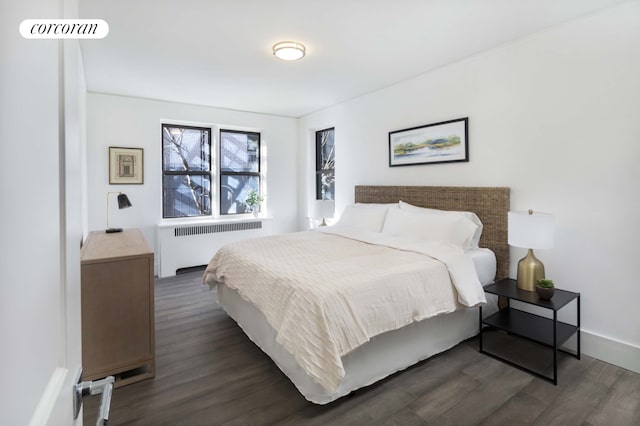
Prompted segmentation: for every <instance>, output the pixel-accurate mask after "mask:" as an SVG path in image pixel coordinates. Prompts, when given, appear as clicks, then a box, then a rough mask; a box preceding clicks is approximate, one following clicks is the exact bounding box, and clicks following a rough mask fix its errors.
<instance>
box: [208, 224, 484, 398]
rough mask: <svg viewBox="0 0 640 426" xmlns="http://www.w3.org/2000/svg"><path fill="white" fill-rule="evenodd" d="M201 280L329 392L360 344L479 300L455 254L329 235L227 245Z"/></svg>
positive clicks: (361, 235)
mask: <svg viewBox="0 0 640 426" xmlns="http://www.w3.org/2000/svg"><path fill="white" fill-rule="evenodd" d="M204 280H205V283H207V284H209V285H211V286H215V285H219V284H224V285H226V286H229V287H230V288H233V289H234V290H236V291H237V292H238V293H239V294H240V295H241V296H242V297H243V298H244V299H245V300H247V301H249V302H250V303H252V304H253V305H254V306H256V307H257V308H258V309H259V310H260V311H261V312H262V313H263V314H264V316H265V318H266V319H267V321H268V322H269V324H270V325H271V327H272V328H273V329H274V330H276V332H277V338H276V340H277V342H278V343H279V344H281V345H282V346H283V347H284V348H285V349H286V350H287V351H289V352H290V353H291V354H292V355H293V356H294V358H295V359H296V361H297V362H298V363H299V364H300V366H301V367H302V368H303V369H304V370H305V371H306V372H307V373H308V374H309V375H310V376H311V377H312V378H313V380H314V381H316V382H317V383H318V384H320V385H321V386H322V387H324V388H325V389H327V391H329V392H334V391H335V390H336V389H337V387H338V386H339V385H340V382H341V381H342V379H343V378H344V368H343V366H342V360H341V357H342V356H344V355H346V354H347V353H349V352H350V351H352V350H353V349H355V348H357V347H358V346H360V345H362V344H364V343H366V342H367V341H369V339H370V338H372V337H374V336H376V335H378V334H381V333H384V332H386V331H389V330H395V329H398V328H401V327H404V326H405V325H408V324H410V323H412V322H415V321H420V320H422V319H425V318H429V317H433V316H435V315H438V314H442V313H448V312H453V311H454V310H456V309H458V308H460V306H461V305H464V306H476V305H478V304H480V303H484V302H485V298H484V291H483V290H482V286H481V284H480V282H479V281H478V278H477V274H476V272H475V268H474V266H473V262H472V260H471V259H470V258H468V257H466V256H465V255H464V253H463V252H462V250H460V249H456V248H452V247H447V246H433V245H427V244H420V243H416V242H410V241H403V240H400V239H397V238H389V237H383V236H382V235H381V234H378V233H365V232H360V231H354V230H344V229H343V230H339V229H335V228H326V229H323V230H322V231H321V232H299V233H293V234H284V235H276V236H271V237H264V238H258V239H252V240H246V241H242V242H238V243H234V244H229V245H227V246H225V247H223V248H222V249H220V250H219V251H218V253H217V254H216V255H215V256H214V257H213V259H212V260H211V262H210V263H209V265H208V267H207V269H206V271H205V274H204Z"/></svg>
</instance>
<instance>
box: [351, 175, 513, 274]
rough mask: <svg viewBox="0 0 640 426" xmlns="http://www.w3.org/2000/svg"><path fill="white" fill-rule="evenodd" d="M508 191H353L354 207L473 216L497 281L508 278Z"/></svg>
mask: <svg viewBox="0 0 640 426" xmlns="http://www.w3.org/2000/svg"><path fill="white" fill-rule="evenodd" d="M509 192H510V189H509V188H496V187H466V186H459V187H458V186H364V185H357V186H356V187H355V202H356V203H395V202H398V201H400V200H402V201H405V202H407V203H410V204H413V205H416V206H420V207H430V208H434V209H441V210H464V211H470V212H474V213H475V214H477V215H478V217H479V218H480V220H481V221H482V224H483V227H484V228H483V231H482V237H481V238H480V247H487V248H489V249H491V250H492V251H493V252H494V253H495V254H496V259H497V263H498V264H497V272H496V280H497V279H500V278H507V277H508V276H509V245H508V243H507V212H508V211H509V207H510V198H509Z"/></svg>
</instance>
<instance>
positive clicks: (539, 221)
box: [508, 210, 554, 291]
mask: <svg viewBox="0 0 640 426" xmlns="http://www.w3.org/2000/svg"><path fill="white" fill-rule="evenodd" d="M508 226H509V245H510V246H514V247H522V248H526V249H528V251H527V255H526V256H525V257H523V258H522V259H520V261H519V262H518V288H520V289H522V290H526V291H535V286H536V281H538V280H539V279H542V278H544V277H545V276H544V265H543V264H542V262H540V260H539V259H538V258H536V257H535V255H534V254H533V249H550V248H553V228H554V217H553V215H552V214H549V213H540V212H534V211H533V210H529V211H528V212H524V211H521V212H509V214H508Z"/></svg>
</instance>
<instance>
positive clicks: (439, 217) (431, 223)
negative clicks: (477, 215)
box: [382, 208, 478, 250]
mask: <svg viewBox="0 0 640 426" xmlns="http://www.w3.org/2000/svg"><path fill="white" fill-rule="evenodd" d="M477 229H478V225H476V224H475V223H473V222H472V221H471V220H469V219H467V218H466V217H464V216H462V215H446V214H425V213H424V212H417V211H410V210H406V209H404V210H403V209H402V208H400V209H391V210H389V211H388V213H387V216H386V218H385V221H384V226H383V228H382V232H383V233H384V234H387V235H390V236H398V237H402V238H407V239H411V240H414V241H415V240H424V241H434V242H439V243H443V244H451V245H453V246H455V247H458V248H460V249H462V250H467V249H469V248H470V247H469V246H470V244H471V240H472V238H473V236H474V234H475V232H476V230H477Z"/></svg>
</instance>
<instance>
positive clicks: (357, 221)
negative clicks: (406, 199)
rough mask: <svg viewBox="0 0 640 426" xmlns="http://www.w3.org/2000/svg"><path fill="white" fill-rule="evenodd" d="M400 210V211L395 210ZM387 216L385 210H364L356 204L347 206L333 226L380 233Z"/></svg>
mask: <svg viewBox="0 0 640 426" xmlns="http://www.w3.org/2000/svg"><path fill="white" fill-rule="evenodd" d="M397 210H400V209H397ZM386 216H387V208H371V207H369V208H364V207H359V206H358V205H357V204H352V205H349V206H347V207H346V208H345V209H344V211H343V212H342V215H340V219H339V220H338V222H337V223H336V224H335V225H333V226H334V227H336V228H353V229H362V230H365V231H372V232H380V231H382V225H383V224H384V219H385V217H386Z"/></svg>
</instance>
